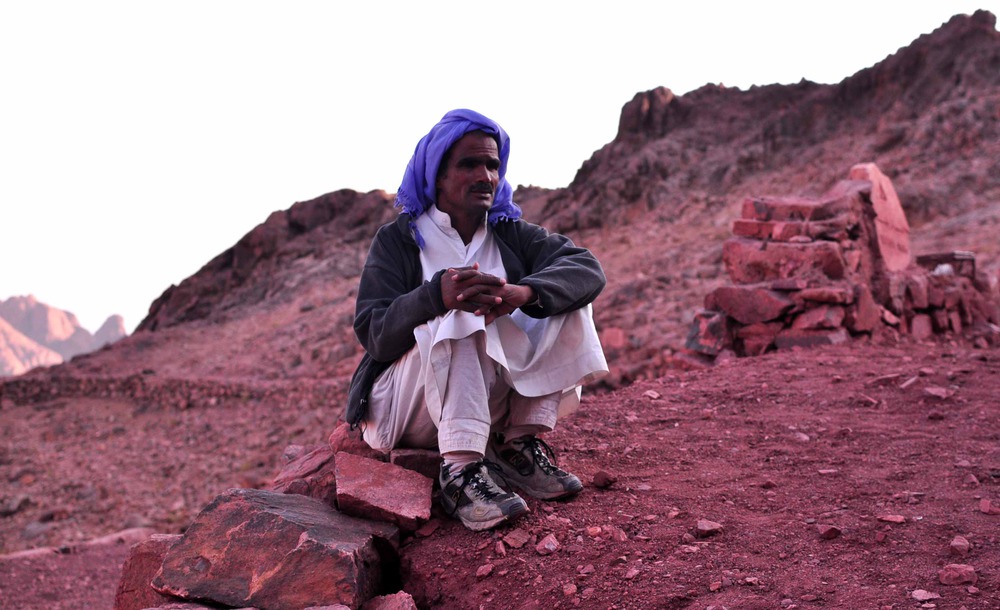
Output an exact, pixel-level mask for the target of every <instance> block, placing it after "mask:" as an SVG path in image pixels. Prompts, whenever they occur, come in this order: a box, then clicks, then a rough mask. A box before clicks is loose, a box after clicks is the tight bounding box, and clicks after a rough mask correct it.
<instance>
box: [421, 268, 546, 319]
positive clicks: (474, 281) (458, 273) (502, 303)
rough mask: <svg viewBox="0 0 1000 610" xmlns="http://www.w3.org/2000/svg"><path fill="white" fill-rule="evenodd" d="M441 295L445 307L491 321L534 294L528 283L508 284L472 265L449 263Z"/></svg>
mask: <svg viewBox="0 0 1000 610" xmlns="http://www.w3.org/2000/svg"><path fill="white" fill-rule="evenodd" d="M441 298H442V299H443V300H444V305H445V307H447V308H448V309H459V310H461V311H468V312H470V313H473V314H475V315H477V316H484V317H485V318H486V324H487V325H489V324H492V323H493V321H494V320H496V319H497V318H499V317H500V316H506V315H508V314H510V313H512V312H513V311H514V310H516V309H517V308H519V307H522V306H524V305H525V304H527V303H531V302H532V301H534V300H535V299H536V298H537V295H535V290H534V289H533V288H531V286H521V285H518V284H508V283H507V280H505V279H504V278H501V277H497V276H495V275H491V274H489V273H483V272H481V271H479V263H473V264H472V266H471V267H452V268H449V269H448V270H447V271H445V272H444V273H443V274H442V275H441Z"/></svg>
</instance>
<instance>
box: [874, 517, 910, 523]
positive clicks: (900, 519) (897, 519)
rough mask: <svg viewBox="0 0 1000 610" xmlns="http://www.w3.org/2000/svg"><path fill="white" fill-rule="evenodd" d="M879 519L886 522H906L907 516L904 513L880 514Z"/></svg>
mask: <svg viewBox="0 0 1000 610" xmlns="http://www.w3.org/2000/svg"><path fill="white" fill-rule="evenodd" d="M878 520H879V521H884V522H886V523H906V517H904V516H903V515H879V517H878Z"/></svg>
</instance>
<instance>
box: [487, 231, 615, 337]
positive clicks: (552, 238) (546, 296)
mask: <svg viewBox="0 0 1000 610" xmlns="http://www.w3.org/2000/svg"><path fill="white" fill-rule="evenodd" d="M505 228H509V229H510V230H511V241H510V242H509V245H510V246H511V247H512V248H514V249H515V250H516V254H517V259H518V260H519V261H520V263H521V264H522V265H523V268H522V269H521V271H522V272H523V275H522V276H521V277H519V278H516V279H515V280H514V281H515V283H517V284H524V285H527V286H531V287H532V288H533V289H534V291H535V294H537V295H538V301H537V302H536V303H535V304H531V305H526V306H524V307H522V308H521V310H522V311H524V313H526V314H528V315H529V316H531V317H533V318H546V317H549V316H554V315H558V314H562V313H567V312H570V311H573V310H576V309H579V308H581V307H584V306H586V305H588V304H590V303H592V302H593V301H594V299H596V298H597V295H599V294H600V293H601V291H602V290H604V285H605V284H606V282H607V280H606V278H605V276H604V269H603V268H602V267H601V263H600V262H598V260H597V258H596V257H595V256H594V255H593V254H592V253H591V252H590V250H587V249H586V248H581V247H579V246H577V245H575V244H574V243H573V242H572V240H570V239H569V238H568V237H566V236H564V235H560V234H558V233H549V232H548V231H546V230H545V229H544V228H542V227H540V226H538V225H534V224H531V223H528V222H525V221H515V222H513V223H511V226H510V227H505Z"/></svg>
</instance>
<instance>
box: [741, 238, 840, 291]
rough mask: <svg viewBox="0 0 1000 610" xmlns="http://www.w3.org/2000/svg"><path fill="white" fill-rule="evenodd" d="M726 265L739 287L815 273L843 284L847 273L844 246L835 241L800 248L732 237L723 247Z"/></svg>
mask: <svg viewBox="0 0 1000 610" xmlns="http://www.w3.org/2000/svg"><path fill="white" fill-rule="evenodd" d="M722 261H723V263H724V264H725V266H726V272H727V273H728V274H729V277H730V278H731V279H732V280H733V282H735V283H737V284H756V283H759V282H767V281H770V280H778V279H786V278H792V277H801V276H808V275H810V274H811V273H815V272H819V273H822V274H823V275H824V276H826V277H827V278H829V279H832V280H839V279H843V278H844V275H845V272H846V270H847V263H846V262H845V260H844V256H843V252H842V250H841V248H840V245H839V244H837V243H835V242H831V241H816V242H812V243H808V244H797V243H785V242H760V241H755V240H752V239H745V238H742V237H731V238H729V239H727V240H726V241H725V242H724V243H723V245H722Z"/></svg>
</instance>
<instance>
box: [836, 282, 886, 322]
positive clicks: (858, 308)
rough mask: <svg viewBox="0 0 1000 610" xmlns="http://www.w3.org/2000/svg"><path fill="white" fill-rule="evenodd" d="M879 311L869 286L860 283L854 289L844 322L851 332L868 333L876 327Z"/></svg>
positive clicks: (879, 315) (879, 317) (879, 318)
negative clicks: (852, 299)
mask: <svg viewBox="0 0 1000 610" xmlns="http://www.w3.org/2000/svg"><path fill="white" fill-rule="evenodd" d="M880 320H881V312H880V310H879V306H878V303H876V302H875V298H874V297H872V291H871V288H869V287H868V286H866V285H864V284H860V285H858V286H857V287H856V288H855V291H854V304H853V305H852V306H851V307H849V308H848V310H847V315H846V316H845V319H844V323H845V325H846V326H847V328H848V329H849V330H850V331H851V332H853V333H862V332H865V333H869V332H871V331H873V330H875V328H876V327H878V324H879V322H880Z"/></svg>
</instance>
